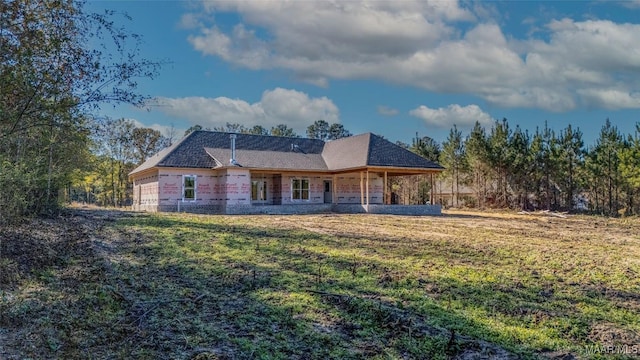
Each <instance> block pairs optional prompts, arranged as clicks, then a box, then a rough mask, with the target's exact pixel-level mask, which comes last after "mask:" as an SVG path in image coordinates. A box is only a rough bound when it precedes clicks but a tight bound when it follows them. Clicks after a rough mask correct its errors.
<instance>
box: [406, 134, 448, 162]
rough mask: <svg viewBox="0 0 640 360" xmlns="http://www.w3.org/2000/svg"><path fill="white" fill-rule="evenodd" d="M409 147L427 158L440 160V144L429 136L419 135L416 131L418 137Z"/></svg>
mask: <svg viewBox="0 0 640 360" xmlns="http://www.w3.org/2000/svg"><path fill="white" fill-rule="evenodd" d="M408 148H409V150H411V151H412V152H414V153H416V154H418V155H420V156H422V157H423V158H425V159H427V160H431V161H438V159H439V158H440V151H441V150H440V144H438V143H437V142H436V141H435V140H433V139H432V138H430V137H428V136H424V137H419V136H418V133H416V137H415V138H414V139H413V141H412V143H411V146H410V147H408Z"/></svg>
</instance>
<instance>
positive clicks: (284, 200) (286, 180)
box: [280, 173, 332, 205]
mask: <svg viewBox="0 0 640 360" xmlns="http://www.w3.org/2000/svg"><path fill="white" fill-rule="evenodd" d="M293 179H308V180H309V199H308V200H297V199H293V198H292V193H291V190H292V189H291V187H292V181H293ZM325 180H332V177H331V176H330V175H318V174H313V173H310V174H308V175H307V174H294V173H283V174H282V177H281V182H280V189H281V204H282V205H295V204H324V181H325Z"/></svg>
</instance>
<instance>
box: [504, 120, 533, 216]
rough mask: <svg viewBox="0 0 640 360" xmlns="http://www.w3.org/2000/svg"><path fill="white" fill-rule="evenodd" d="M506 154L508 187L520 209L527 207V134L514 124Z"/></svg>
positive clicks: (528, 165)
mask: <svg viewBox="0 0 640 360" xmlns="http://www.w3.org/2000/svg"><path fill="white" fill-rule="evenodd" d="M505 152H506V154H507V169H508V170H507V172H508V175H507V176H508V180H509V187H510V188H511V189H512V191H513V192H514V193H515V195H517V196H516V202H515V204H514V206H515V205H516V204H517V206H518V207H520V208H521V209H526V208H527V207H528V192H529V190H530V174H531V173H530V168H531V167H530V163H531V157H530V146H529V134H528V133H526V132H523V131H522V130H521V129H520V127H519V126H516V128H515V130H514V131H513V134H512V135H511V136H510V138H509V142H508V148H507V149H505Z"/></svg>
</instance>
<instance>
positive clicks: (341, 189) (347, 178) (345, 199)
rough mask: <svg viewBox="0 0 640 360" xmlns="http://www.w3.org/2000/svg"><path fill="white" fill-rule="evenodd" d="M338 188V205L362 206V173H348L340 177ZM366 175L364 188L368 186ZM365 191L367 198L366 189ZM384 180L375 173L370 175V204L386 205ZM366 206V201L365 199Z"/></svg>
mask: <svg viewBox="0 0 640 360" xmlns="http://www.w3.org/2000/svg"><path fill="white" fill-rule="evenodd" d="M337 179H338V186H337V195H338V197H337V199H338V204H360V202H361V200H362V199H361V197H360V196H361V194H360V173H359V172H357V173H348V174H344V175H339V176H338V177H337ZM366 181H367V179H366V174H365V175H364V179H363V186H366V185H365V184H366ZM364 190H365V197H366V196H367V194H366V189H364ZM383 196H384V179H383V178H382V177H380V176H378V175H377V174H375V173H369V204H383V203H384V198H383ZM365 204H366V199H365Z"/></svg>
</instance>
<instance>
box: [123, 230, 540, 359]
mask: <svg viewBox="0 0 640 360" xmlns="http://www.w3.org/2000/svg"><path fill="white" fill-rule="evenodd" d="M198 221H202V220H198ZM121 224H122V225H123V226H125V227H126V226H127V225H134V224H135V226H137V227H138V228H140V229H145V228H146V227H149V228H164V229H174V230H176V231H179V232H182V231H186V230H185V229H187V228H188V229H190V231H192V232H191V233H190V234H181V235H180V236H179V237H175V236H173V235H169V236H168V237H167V238H164V239H156V240H155V241H154V242H157V244H155V245H151V247H149V248H148V251H146V252H145V254H144V256H143V258H144V259H145V260H146V263H145V264H144V265H143V266H141V267H139V268H136V267H134V268H131V269H130V270H129V271H127V272H128V273H136V272H140V273H142V270H143V269H144V274H146V275H147V276H148V275H149V274H156V275H154V276H153V277H156V276H157V277H160V278H161V279H162V280H161V281H159V282H158V281H157V280H152V281H151V282H150V283H152V284H155V283H162V284H163V285H162V288H163V289H164V290H163V291H169V292H170V293H168V294H164V295H156V298H157V297H160V298H175V297H176V296H177V294H181V293H184V292H186V293H191V294H193V297H195V298H198V296H200V295H198V294H201V295H203V294H206V295H203V297H202V299H200V300H199V303H201V304H203V306H204V308H206V309H209V310H211V309H216V311H215V312H213V313H210V312H207V311H204V310H201V311H195V312H192V311H190V312H189V313H190V314H191V315H189V318H190V319H191V320H196V319H197V321H198V322H203V323H206V324H208V325H207V326H208V327H209V328H210V329H213V330H211V331H209V332H210V333H211V334H214V335H215V336H213V337H210V336H205V337H203V338H202V339H201V341H196V342H195V343H192V344H191V346H190V347H189V348H190V349H191V351H195V350H197V349H209V351H212V352H214V353H216V354H218V355H219V356H220V355H223V354H225V353H229V352H231V354H233V355H232V357H252V356H255V355H256V354H263V355H264V354H270V356H274V357H285V358H308V357H311V358H325V357H332V358H361V357H370V356H376V355H378V356H383V355H384V354H396V355H397V356H403V355H402V354H405V355H406V354H409V355H410V357H424V356H426V355H425V354H429V355H428V356H431V357H438V356H442V357H447V356H454V355H455V354H456V353H460V352H464V351H469V348H475V349H481V350H482V351H485V352H489V353H494V354H498V353H500V354H502V356H503V358H508V357H509V356H510V355H508V354H507V353H506V352H504V351H503V350H502V349H500V348H499V347H497V346H492V345H490V344H484V345H479V344H480V343H478V342H477V341H475V340H474V339H472V338H471V337H470V336H469V335H473V336H474V337H475V338H484V339H491V338H500V334H498V333H496V332H495V331H494V330H492V329H491V328H488V327H486V326H484V325H482V324H480V323H478V322H476V321H474V320H472V319H469V318H467V317H465V316H463V315H461V314H459V313H458V312H455V311H451V310H450V309H447V308H446V305H443V304H441V303H439V302H437V301H434V300H433V299H429V298H428V296H427V294H426V293H425V292H424V291H423V290H421V287H422V286H423V284H421V283H417V282H414V283H412V282H402V281H400V280H399V281H396V283H394V284H389V282H388V281H386V280H384V279H385V275H386V273H387V272H388V270H389V268H388V267H387V265H388V264H386V263H384V262H380V261H374V260H371V259H369V260H368V261H367V263H366V266H365V265H362V264H361V265H359V266H357V268H355V269H354V267H353V260H352V259H351V258H349V256H348V255H346V256H341V255H336V254H329V252H332V251H331V243H333V242H336V243H338V242H340V240H335V239H331V237H329V236H324V235H318V234H315V233H310V232H307V231H299V230H283V229H266V230H265V229H264V228H260V227H251V226H236V225H230V224H220V223H214V222H207V223H200V222H195V221H190V220H182V219H178V218H167V217H162V218H148V219H137V220H135V221H132V220H125V221H123V222H122V223H121ZM202 232H206V233H207V234H208V235H206V236H203V233H202ZM185 236H186V237H191V238H192V240H191V241H187V242H185V241H184V240H183V238H184V237H185ZM196 238H198V239H202V240H195V239H196ZM207 239H208V240H207ZM200 242H212V243H213V248H211V249H208V250H206V251H211V252H212V253H213V254H214V255H213V256H212V257H209V256H208V255H207V254H206V253H203V252H202V248H201V245H200V244H199V243H200ZM177 243H180V244H182V245H178V248H179V249H177V248H176V247H175V245H176V244H177ZM159 244H162V245H159ZM327 244H328V245H327ZM322 246H324V247H325V248H326V249H327V253H322V252H321V251H319V250H314V249H315V248H316V247H322ZM194 249H195V252H193V251H191V250H194ZM187 254H188V255H187ZM162 263H164V265H160V264H162ZM144 283H147V284H148V283H149V281H144ZM185 284H187V285H185ZM169 289H172V290H169ZM142 291H143V292H146V289H142ZM407 291H409V292H413V293H414V294H413V295H411V296H410V297H409V298H404V297H402V296H399V297H395V298H394V296H395V295H396V293H402V292H407ZM419 297H422V299H419ZM414 303H415V304H419V306H418V305H415V304H414ZM205 304H206V305H205ZM157 311H160V309H159V308H158V309H157ZM152 312H153V313H156V309H154V310H153V311H152ZM142 313H143V314H146V312H144V311H143V312H142ZM160 313H163V314H166V313H170V311H169V312H167V311H163V312H162V311H160ZM147 315H148V314H146V315H145V317H146V316H147ZM172 317H174V316H170V317H169V318H167V319H165V320H164V321H160V323H167V322H171V318H172ZM191 320H190V321H191ZM180 323H182V322H180ZM452 330H453V331H454V332H453V333H452ZM189 333H192V331H189ZM193 333H196V334H197V332H193ZM461 335H462V336H461ZM196 337H197V336H196ZM168 340H169V339H165V341H168ZM194 341H195V340H194ZM503 345H506V346H508V347H510V348H512V349H515V350H518V351H519V352H520V351H524V353H530V352H529V351H527V350H525V348H522V347H520V346H514V344H508V343H506V344H503ZM184 349H185V351H187V347H185V348H184ZM194 349H195V350H194ZM478 351H480V350H478Z"/></svg>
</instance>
